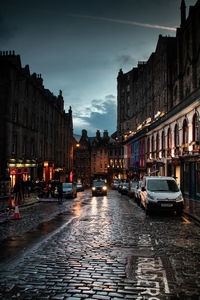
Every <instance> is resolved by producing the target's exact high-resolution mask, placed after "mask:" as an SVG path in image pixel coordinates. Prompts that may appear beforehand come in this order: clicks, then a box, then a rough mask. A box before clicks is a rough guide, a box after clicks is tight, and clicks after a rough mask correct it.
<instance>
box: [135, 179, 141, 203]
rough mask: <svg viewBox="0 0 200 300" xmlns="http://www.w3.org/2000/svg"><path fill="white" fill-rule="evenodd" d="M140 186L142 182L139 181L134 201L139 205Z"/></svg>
mask: <svg viewBox="0 0 200 300" xmlns="http://www.w3.org/2000/svg"><path fill="white" fill-rule="evenodd" d="M141 186H142V181H141V180H140V181H139V182H138V183H137V186H136V188H135V201H136V202H138V203H139V204H140V202H141V199H140V191H141Z"/></svg>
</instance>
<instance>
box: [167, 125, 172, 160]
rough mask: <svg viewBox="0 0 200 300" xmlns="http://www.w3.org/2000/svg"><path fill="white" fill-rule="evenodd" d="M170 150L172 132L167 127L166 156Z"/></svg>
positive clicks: (169, 153)
mask: <svg viewBox="0 0 200 300" xmlns="http://www.w3.org/2000/svg"><path fill="white" fill-rule="evenodd" d="M171 150H172V134H171V130H170V128H169V129H168V133H167V156H170V155H171Z"/></svg>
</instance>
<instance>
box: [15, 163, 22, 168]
mask: <svg viewBox="0 0 200 300" xmlns="http://www.w3.org/2000/svg"><path fill="white" fill-rule="evenodd" d="M16 167H17V168H23V167H24V164H16Z"/></svg>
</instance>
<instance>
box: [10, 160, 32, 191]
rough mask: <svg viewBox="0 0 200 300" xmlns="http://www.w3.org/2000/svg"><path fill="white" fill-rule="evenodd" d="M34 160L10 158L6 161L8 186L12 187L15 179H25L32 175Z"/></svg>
mask: <svg viewBox="0 0 200 300" xmlns="http://www.w3.org/2000/svg"><path fill="white" fill-rule="evenodd" d="M35 168H36V162H35V161H31V160H21V159H10V160H9V161H8V170H9V176H10V186H11V188H13V187H14V185H15V183H16V181H17V179H22V180H23V181H27V180H29V179H31V178H32V177H33V176H34V170H35Z"/></svg>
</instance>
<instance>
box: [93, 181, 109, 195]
mask: <svg viewBox="0 0 200 300" xmlns="http://www.w3.org/2000/svg"><path fill="white" fill-rule="evenodd" d="M106 195H107V186H106V183H105V181H103V180H94V181H93V184H92V196H106Z"/></svg>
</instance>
